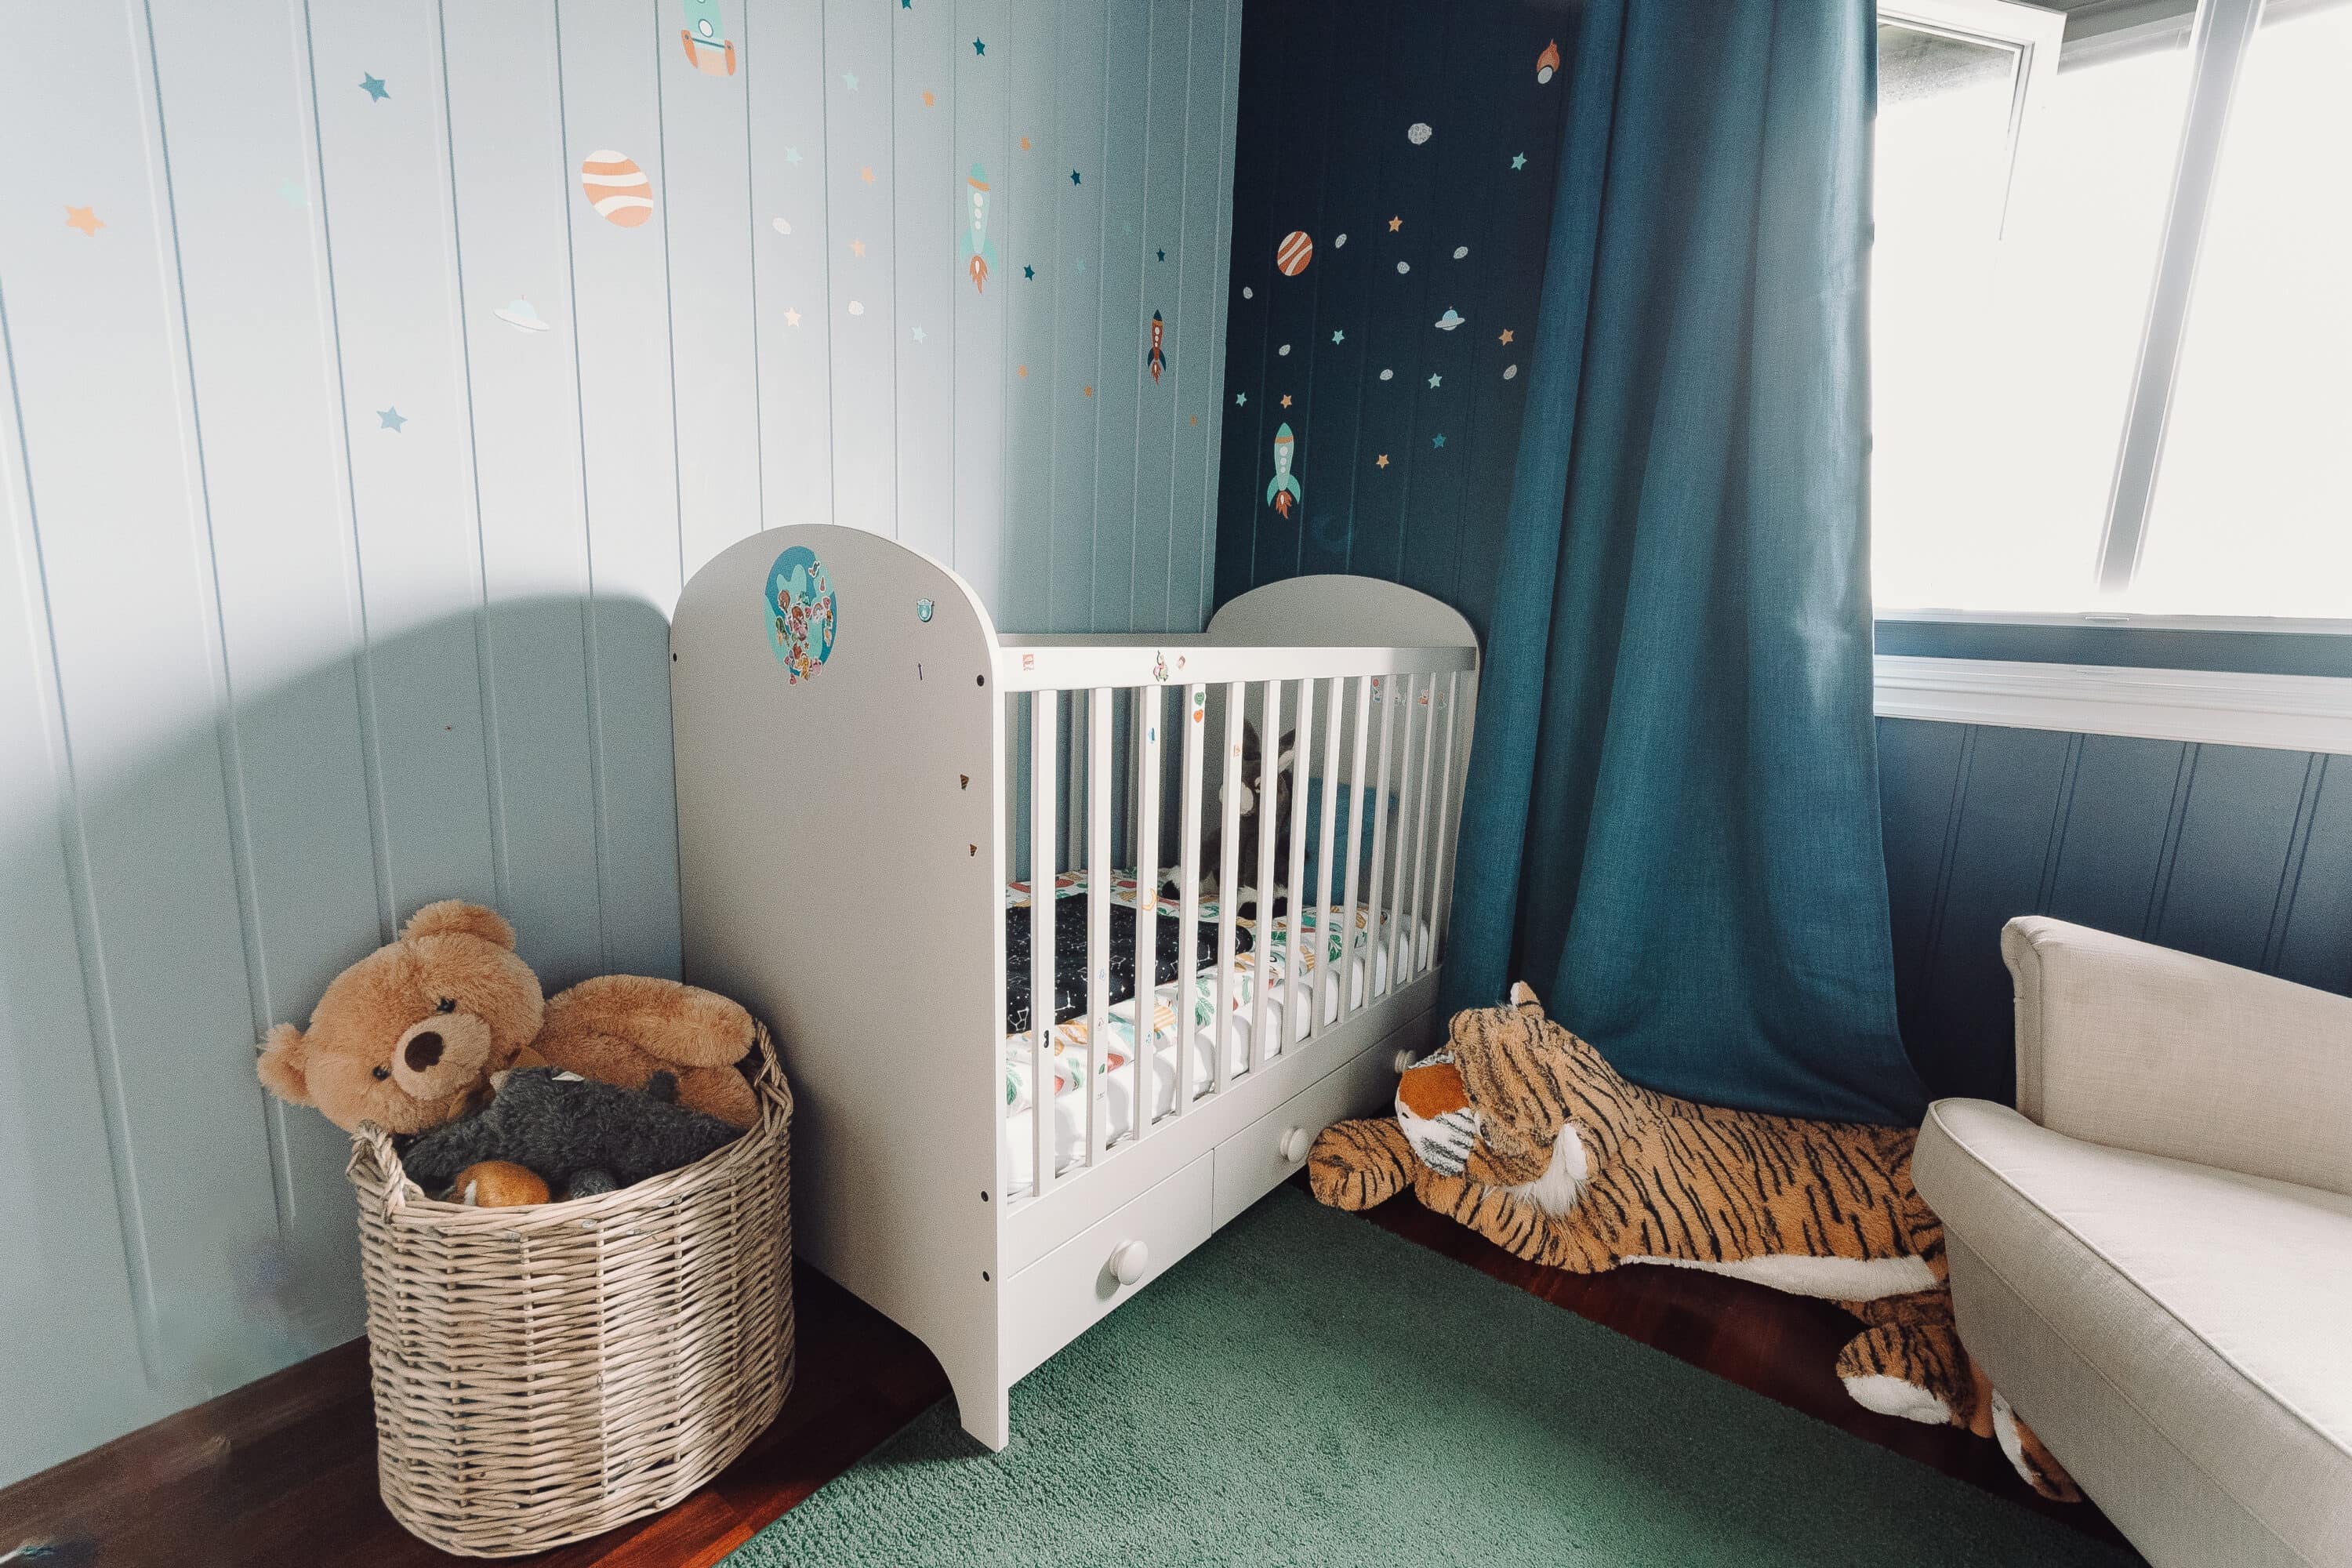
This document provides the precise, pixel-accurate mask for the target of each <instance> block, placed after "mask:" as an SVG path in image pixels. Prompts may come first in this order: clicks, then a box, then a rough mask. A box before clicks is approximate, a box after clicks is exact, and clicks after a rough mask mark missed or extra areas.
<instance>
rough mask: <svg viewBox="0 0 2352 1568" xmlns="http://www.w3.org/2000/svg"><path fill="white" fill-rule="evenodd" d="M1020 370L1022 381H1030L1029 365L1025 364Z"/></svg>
mask: <svg viewBox="0 0 2352 1568" xmlns="http://www.w3.org/2000/svg"><path fill="white" fill-rule="evenodd" d="M1019 370H1020V375H1021V379H1022V380H1024V381H1026V380H1028V379H1029V367H1028V366H1027V365H1025V364H1024V365H1022V366H1020V367H1019Z"/></svg>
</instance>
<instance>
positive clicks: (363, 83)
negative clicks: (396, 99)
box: [360, 71, 392, 103]
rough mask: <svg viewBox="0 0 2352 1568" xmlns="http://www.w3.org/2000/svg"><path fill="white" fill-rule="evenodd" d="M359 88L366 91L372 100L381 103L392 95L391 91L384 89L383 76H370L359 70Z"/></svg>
mask: <svg viewBox="0 0 2352 1568" xmlns="http://www.w3.org/2000/svg"><path fill="white" fill-rule="evenodd" d="M360 90H361V91H362V92H363V93H366V94H367V95H368V97H369V98H370V99H371V100H373V101H374V102H377V103H382V102H383V100H385V99H387V98H390V97H391V96H392V94H391V93H389V92H387V91H386V90H384V85H383V78H382V77H380V76H370V75H369V74H368V73H367V72H365V71H362V72H360Z"/></svg>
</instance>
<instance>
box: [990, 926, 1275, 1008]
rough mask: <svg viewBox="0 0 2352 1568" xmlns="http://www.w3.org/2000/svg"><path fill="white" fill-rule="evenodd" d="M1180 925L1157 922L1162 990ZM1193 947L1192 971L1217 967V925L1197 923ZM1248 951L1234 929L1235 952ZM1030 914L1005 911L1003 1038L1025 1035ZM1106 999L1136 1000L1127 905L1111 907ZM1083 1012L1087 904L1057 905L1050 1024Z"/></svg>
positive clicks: (1173, 969) (1156, 978)
mask: <svg viewBox="0 0 2352 1568" xmlns="http://www.w3.org/2000/svg"><path fill="white" fill-rule="evenodd" d="M1181 924H1183V922H1182V921H1180V920H1177V919H1175V918H1174V917H1173V916H1170V915H1162V916H1161V917H1160V921H1159V939H1160V940H1159V942H1158V943H1157V947H1158V952H1156V953H1155V955H1154V958H1155V963H1154V964H1153V968H1152V980H1151V983H1152V984H1154V985H1165V984H1168V983H1169V982H1170V981H1171V980H1173V979H1175V978H1176V974H1177V970H1178V967H1179V965H1178V962H1177V957H1178V952H1179V951H1180V949H1181V943H1180V942H1179V941H1178V933H1177V928H1178V927H1179V926H1181ZM1194 938H1195V940H1194V942H1193V944H1192V949H1193V957H1192V963H1193V967H1194V968H1195V969H1205V968H1213V967H1214V966H1215V964H1216V962H1217V922H1216V921H1199V922H1197V929H1196V931H1195V932H1194ZM1249 950H1250V931H1249V928H1248V927H1247V926H1244V925H1241V924H1238V923H1236V924H1235V925H1234V952H1237V953H1240V952H1248V951H1249ZM1030 953H1031V947H1030V942H1029V910H1028V908H1027V906H1025V905H1024V906H1022V907H1020V908H1017V909H1009V910H1005V911H1004V1032H1005V1033H1006V1034H1008V1035H1019V1034H1025V1033H1027V1032H1028V1029H1029V975H1030ZM1108 970H1109V973H1110V994H1109V996H1108V997H1106V998H1105V999H1104V1002H1103V1005H1105V1006H1106V1007H1108V1006H1111V1005H1115V1004H1117V1003H1120V1002H1124V1001H1126V1000H1127V999H1128V998H1129V997H1130V996H1132V995H1134V994H1135V910H1132V909H1130V908H1129V907H1128V906H1127V905H1125V904H1117V903H1115V904H1113V905H1111V907H1110V962H1109V964H1108ZM1086 1012H1087V900H1086V899H1085V898H1084V897H1076V898H1068V899H1064V900H1060V906H1059V907H1058V908H1057V909H1055V911H1054V1021H1055V1023H1057V1024H1063V1023H1067V1022H1068V1021H1069V1020H1071V1019H1072V1018H1079V1017H1084V1016H1086Z"/></svg>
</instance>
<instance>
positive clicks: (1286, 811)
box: [1160, 720, 1298, 918]
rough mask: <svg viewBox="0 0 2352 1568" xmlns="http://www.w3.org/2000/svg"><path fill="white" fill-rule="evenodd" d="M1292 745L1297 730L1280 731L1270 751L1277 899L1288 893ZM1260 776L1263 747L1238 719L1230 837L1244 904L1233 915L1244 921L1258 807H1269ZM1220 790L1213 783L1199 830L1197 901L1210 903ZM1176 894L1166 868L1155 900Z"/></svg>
mask: <svg viewBox="0 0 2352 1568" xmlns="http://www.w3.org/2000/svg"><path fill="white" fill-rule="evenodd" d="M1297 745H1298V734H1297V731H1294V730H1285V731H1283V732H1282V741H1281V742H1280V744H1279V745H1277V746H1276V749H1275V759H1274V773H1275V785H1274V790H1273V795H1274V799H1273V801H1272V802H1271V803H1270V804H1271V805H1272V806H1273V809H1274V868H1275V869H1274V877H1275V885H1274V892H1275V896H1276V899H1277V900H1278V899H1280V898H1281V897H1282V896H1283V895H1285V894H1286V892H1287V891H1288V890H1289V889H1288V887H1287V880H1288V878H1289V873H1290V793H1291V774H1292V773H1293V771H1294V770H1293V767H1292V762H1293V757H1294V753H1295V752H1297ZM1241 773H1242V800H1241V812H1240V814H1239V816H1238V818H1237V820H1236V821H1235V822H1234V838H1235V839H1237V840H1238V841H1239V843H1240V845H1241V873H1242V877H1243V879H1244V889H1243V896H1244V907H1243V908H1242V909H1241V910H1239V912H1240V913H1241V914H1242V915H1243V916H1244V918H1249V917H1252V916H1254V915H1255V913H1256V911H1255V909H1254V908H1251V907H1249V905H1250V904H1251V903H1254V901H1255V895H1256V891H1257V889H1255V888H1254V887H1251V886H1249V885H1248V884H1249V879H1254V878H1255V877H1256V875H1257V853H1258V834H1259V833H1260V831H1261V828H1260V826H1259V824H1260V823H1261V822H1262V821H1263V820H1264V816H1263V814H1262V813H1261V812H1260V811H1259V810H1258V808H1259V806H1261V805H1267V804H1269V803H1268V802H1267V800H1266V795H1267V790H1266V783H1265V773H1266V760H1265V745H1264V743H1263V742H1260V741H1259V739H1258V733H1257V726H1256V725H1255V724H1254V723H1251V722H1249V721H1246V720H1244V721H1243V723H1242V767H1241ZM1210 776H1211V777H1212V778H1213V779H1214V778H1215V777H1216V775H1215V773H1214V770H1213V765H1212V772H1211V775H1210ZM1224 804H1225V803H1224V785H1223V781H1222V780H1219V781H1218V782H1217V789H1216V799H1215V800H1214V801H1213V802H1212V803H1211V805H1210V810H1209V813H1208V816H1209V820H1208V822H1207V823H1206V824H1205V825H1204V826H1203V828H1202V834H1201V897H1202V898H1203V899H1213V898H1215V897H1216V896H1217V873H1218V871H1219V870H1220V869H1221V868H1223V864H1224V826H1225V825H1224V809H1223V808H1224ZM1182 889H1183V880H1182V878H1181V874H1180V873H1179V872H1178V871H1177V870H1176V869H1175V868H1170V869H1169V870H1168V872H1167V874H1166V875H1165V876H1163V877H1162V878H1161V879H1160V894H1161V896H1162V897H1164V898H1175V897H1177V896H1178V895H1179V894H1180V893H1181V891H1182Z"/></svg>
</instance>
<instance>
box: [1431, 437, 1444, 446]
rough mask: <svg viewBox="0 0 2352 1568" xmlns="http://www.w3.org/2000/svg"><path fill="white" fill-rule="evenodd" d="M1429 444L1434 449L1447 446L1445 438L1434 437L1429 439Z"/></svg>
mask: <svg viewBox="0 0 2352 1568" xmlns="http://www.w3.org/2000/svg"><path fill="white" fill-rule="evenodd" d="M1429 444H1430V445H1431V446H1433V447H1443V446H1444V445H1445V437H1443V436H1432V437H1430V438H1429Z"/></svg>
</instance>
